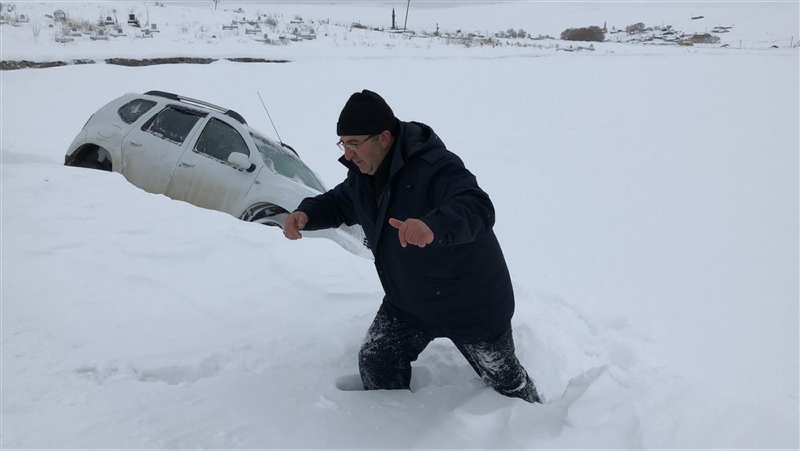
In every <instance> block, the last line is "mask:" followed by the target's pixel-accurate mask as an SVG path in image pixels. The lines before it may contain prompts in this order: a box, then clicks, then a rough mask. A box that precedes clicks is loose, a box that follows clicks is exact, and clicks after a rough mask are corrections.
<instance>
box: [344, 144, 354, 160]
mask: <svg viewBox="0 0 800 451" xmlns="http://www.w3.org/2000/svg"><path fill="white" fill-rule="evenodd" d="M354 156H356V151H355V150H350V149H348V148H347V147H345V148H344V159H345V160H347V161H350V160H352V159H353V157H354Z"/></svg>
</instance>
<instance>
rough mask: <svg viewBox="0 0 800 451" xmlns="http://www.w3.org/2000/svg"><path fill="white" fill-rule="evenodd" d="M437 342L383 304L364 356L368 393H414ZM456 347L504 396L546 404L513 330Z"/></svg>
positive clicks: (361, 356)
mask: <svg viewBox="0 0 800 451" xmlns="http://www.w3.org/2000/svg"><path fill="white" fill-rule="evenodd" d="M434 338H435V337H433V336H431V335H429V334H427V333H425V332H423V331H420V330H417V329H416V328H414V327H412V326H411V325H410V324H409V323H408V322H406V321H405V320H403V319H401V318H397V317H395V316H393V315H392V314H391V313H390V312H389V311H388V309H387V308H386V306H385V305H383V304H381V307H380V309H378V313H377V315H376V316H375V319H374V320H373V322H372V325H371V326H370V328H369V330H368V331H367V335H366V337H365V338H364V342H363V343H362V345H361V351H360V352H359V353H358V367H359V372H360V374H361V381H362V383H363V384H364V389H366V390H409V389H410V383H411V362H413V361H415V360H417V357H418V356H419V355H420V353H422V351H423V350H424V349H425V347H427V346H428V344H429V343H430V342H431V341H433V339H434ZM453 344H455V346H456V348H457V349H458V350H459V351H460V352H461V354H462V355H463V356H464V357H465V358H466V359H467V362H469V364H470V365H471V366H472V368H473V369H474V370H475V372H476V373H477V374H478V376H480V377H481V379H483V381H484V383H486V384H487V385H489V386H490V387H492V388H494V389H495V391H497V392H498V393H500V394H502V395H505V396H509V397H512V398H521V399H524V400H525V401H528V402H541V400H540V399H539V395H538V393H537V391H536V387H535V386H534V384H533V381H532V380H531V378H530V376H528V373H527V372H526V371H525V368H523V367H522V365H521V364H520V363H519V360H518V359H517V357H516V354H515V350H514V339H513V337H512V333H511V329H510V328H509V329H508V330H507V331H505V332H504V333H503V334H501V335H500V336H499V337H498V338H497V339H495V340H494V341H492V342H479V343H462V342H458V341H455V340H453Z"/></svg>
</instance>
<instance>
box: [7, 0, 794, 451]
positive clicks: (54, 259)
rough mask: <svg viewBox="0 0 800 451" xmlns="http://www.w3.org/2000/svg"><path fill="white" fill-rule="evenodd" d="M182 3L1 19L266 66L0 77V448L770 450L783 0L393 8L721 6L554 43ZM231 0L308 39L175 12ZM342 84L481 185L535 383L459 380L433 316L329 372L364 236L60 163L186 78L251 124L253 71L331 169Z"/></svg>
mask: <svg viewBox="0 0 800 451" xmlns="http://www.w3.org/2000/svg"><path fill="white" fill-rule="evenodd" d="M206 3H208V4H211V2H204V3H202V4H200V3H198V4H170V3H166V6H163V7H161V6H155V5H154V4H153V3H141V2H137V3H130V4H129V3H124V2H108V3H85V4H84V3H68V2H64V3H53V4H46V3H39V2H37V3H22V2H17V3H16V8H17V12H18V13H20V12H22V13H24V14H27V15H30V17H31V18H32V19H34V18H39V19H41V18H42V17H43V16H44V14H52V13H53V11H54V10H56V9H62V10H64V11H66V12H68V13H69V14H70V16H71V17H80V16H82V15H83V16H84V17H86V18H87V19H91V20H96V18H98V17H99V16H100V15H108V13H107V11H108V10H109V8H116V9H117V11H118V15H120V17H121V15H122V14H127V13H128V12H131V11H133V12H135V13H137V14H138V15H139V16H140V18H141V17H142V16H143V15H145V14H146V13H147V12H148V11H149V15H150V21H151V22H154V23H155V22H157V23H158V27H159V28H160V29H161V30H162V31H161V32H160V33H159V34H158V35H157V36H156V37H154V38H152V39H142V38H135V37H129V39H127V40H122V38H117V40H116V41H109V42H96V41H90V40H89V39H88V37H84V38H82V39H81V40H80V41H79V40H76V41H74V42H71V43H67V44H56V43H55V42H53V41H52V39H47V38H45V31H46V30H45V29H43V30H42V31H41V33H40V35H39V36H38V38H37V39H36V40H35V41H34V36H33V33H32V31H31V29H30V28H26V27H29V26H30V25H23V26H21V27H10V26H8V25H2V26H0V32H2V41H0V51H1V52H2V55H1V56H2V60H21V59H27V60H32V61H45V60H74V59H103V58H110V57H155V56H206V57H218V58H225V57H241V56H257V57H263V58H267V59H280V58H285V59H289V60H290V61H291V62H289V63H286V64H241V63H233V62H230V61H225V60H221V61H218V62H216V63H212V64H210V65H163V66H151V67H143V68H130V67H120V66H114V65H107V64H94V65H75V66H66V67H58V68H51V69H25V70H16V71H3V72H0V89H1V91H0V94H2V101H0V109H1V111H0V158H1V159H0V162H1V163H2V164H0V170H1V171H2V172H0V176H1V177H2V185H1V189H2V193H1V195H2V197H1V199H2V203H1V204H0V208H1V209H2V215H1V217H0V219H1V220H2V223H1V224H2V241H1V243H0V244H1V251H2V260H0V263H1V264H2V270H1V275H2V291H1V292H0V295H1V296H2V298H1V300H2V304H1V305H0V306H1V307H2V312H1V313H2V333H1V335H2V374H1V375H2V385H1V386H0V394H1V395H2V416H1V417H0V420H1V421H2V424H1V425H2V434H1V437H0V446H2V447H3V448H318V447H326V448H333V447H337V448H467V447H469V448H562V447H569V448H622V447H636V448H710V447H715V448H798V447H800V437H799V436H798V434H799V433H798V422H799V421H800V419H799V418H798V403H799V400H798V355H799V354H800V351H799V350H798V343H800V337H799V336H798V330H799V329H800V321H799V320H798V290H799V287H798V277H799V275H800V269H799V266H798V249H800V243H799V242H798V218H799V217H800V214H799V213H798V191H799V190H798V167H799V162H798V152H799V151H800V126H799V125H798V124H800V117H799V116H800V106H799V105H800V93H799V92H798V89H799V88H798V82H799V81H800V75H799V73H798V72H799V71H800V69H799V67H800V65H799V64H798V49H797V48H791V47H790V45H791V43H792V42H794V43H795V45H796V42H797V38H798V36H799V35H800V33H798V30H800V26H799V25H798V4H797V3H796V2H792V3H733V2H731V3H713V4H712V3H634V4H624V3H563V4H559V3H524V2H519V3H515V2H509V3H493V4H487V3H483V4H472V3H469V4H454V3H448V4H443V5H434V4H425V5H420V6H419V7H418V8H415V5H414V3H415V2H412V9H411V12H410V14H409V23H411V22H412V18H415V17H419V18H418V19H415V20H419V22H420V23H416V22H415V25H414V27H413V28H414V29H416V30H418V31H419V32H421V31H422V30H423V29H425V30H428V31H433V30H435V26H436V24H437V23H438V24H439V26H440V29H441V30H442V32H445V31H455V30H457V29H459V28H460V29H462V31H468V30H469V31H471V30H473V29H474V30H486V31H488V32H492V33H493V32H495V31H504V30H506V29H508V28H523V29H525V30H526V31H527V32H528V33H530V34H532V35H534V36H535V35H538V34H549V35H552V36H558V35H559V34H560V32H561V31H563V29H565V28H570V27H581V26H588V25H600V26H602V25H603V23H604V22H606V23H607V27H608V28H609V29H610V28H611V27H612V26H615V27H617V28H620V27H622V28H624V27H625V26H627V25H630V24H632V23H636V22H644V23H645V24H647V25H661V24H662V22H664V23H669V24H671V25H673V26H674V27H675V28H676V29H682V30H683V31H686V32H695V31H697V32H701V31H704V30H702V29H699V28H698V29H689V27H690V26H697V27H701V26H702V27H703V28H705V27H708V28H709V29H710V28H713V27H715V26H733V27H734V28H733V29H732V30H731V32H730V33H728V34H725V35H723V43H727V44H729V45H730V47H729V48H720V45H713V46H695V47H688V48H682V47H666V46H644V45H631V44H616V43H604V44H598V45H596V46H595V47H596V48H597V50H596V51H595V52H588V51H586V52H574V53H570V52H562V51H557V50H556V49H555V47H554V45H555V43H556V42H555V41H553V42H552V45H553V46H550V44H549V43H546V44H542V47H541V48H540V47H537V46H535V45H538V44H535V42H538V41H530V40H529V41H522V42H524V43H528V44H529V45H528V46H523V45H519V46H517V45H506V44H505V43H504V44H503V45H502V46H500V47H491V46H484V47H480V48H476V47H471V48H466V47H464V46H463V45H456V44H452V43H447V42H446V41H445V40H444V39H440V40H434V39H429V38H409V37H403V36H397V35H389V34H387V33H380V32H375V31H365V30H359V29H350V28H349V27H346V26H339V25H337V24H338V23H341V24H349V23H351V22H356V21H360V22H361V23H362V24H366V25H368V26H374V27H388V26H389V25H390V22H389V20H390V18H386V16H387V14H389V15H390V13H387V12H386V8H391V6H394V7H395V8H396V11H397V16H398V21H399V22H401V23H402V19H403V18H404V14H405V11H404V7H405V3H404V2H401V3H386V4H384V5H379V4H377V3H369V4H355V3H343V4H331V3H305V4H289V3H283V4H278V3H241V4H231V3H227V2H224V1H223V2H221V3H220V5H219V8H220V10H219V11H217V12H216V13H214V12H213V4H211V6H209V5H208V4H206ZM4 5H5V3H4ZM239 7H241V8H243V10H244V11H245V12H246V14H247V15H248V16H251V15H255V14H274V16H275V17H276V18H278V19H279V20H280V21H281V23H285V22H286V21H287V20H290V19H291V18H294V16H295V15H300V16H302V17H303V19H304V20H305V21H307V22H311V20H314V21H317V23H318V24H319V21H322V20H329V23H328V24H327V31H328V36H325V33H324V31H325V30H324V29H323V32H322V33H318V38H317V39H316V40H314V41H307V42H301V43H290V44H288V45H282V46H267V45H265V44H259V43H255V42H253V41H252V38H251V37H249V36H247V37H244V36H233V35H231V36H227V37H226V36H224V35H221V34H220V35H218V37H217V38H210V37H207V36H206V35H205V34H202V33H206V32H208V33H211V32H212V31H213V32H216V30H217V29H218V28H219V29H221V25H222V24H224V23H229V22H230V20H231V18H230V16H231V15H233V14H234V13H233V10H234V9H235V8H239ZM223 9H227V10H229V11H224V10H223ZM129 10H130V11H129ZM4 12H5V9H4ZM545 13H546V14H545ZM237 15H238V14H237ZM417 15H418V16H417ZM698 15H703V16H704V19H702V20H705V21H706V23H705V24H702V25H698V24H699V22H698V21H697V20H695V21H692V20H691V17H692V16H698ZM423 18H424V19H423ZM42 23H43V24H45V26H46V22H45V21H44V20H42ZM319 26H320V27H324V25H321V24H320V25H319ZM203 27H205V28H206V29H207V31H202V30H201V28H203ZM217 27H218V28H217ZM410 28H411V27H410ZM183 29H186V30H187V31H186V32H183V31H182V30H183ZM47 30H49V29H47ZM220 36H222V37H220ZM740 41H741V42H742V43H743V44H742V45H741V47H742V48H739V47H740V45H739V42H740ZM573 44H574V43H573ZM561 45H564V43H561ZM773 45H777V46H778V47H779V48H777V49H772V48H770V47H771V46H773ZM364 88H368V89H373V90H375V91H377V92H379V93H381V94H382V95H383V96H384V97H385V98H386V99H387V101H388V102H389V103H390V105H391V106H392V107H393V109H394V111H395V113H396V114H397V115H398V117H400V118H401V119H404V120H417V121H422V122H425V123H428V124H429V125H431V126H432V127H433V128H434V129H435V130H436V131H437V133H438V134H439V135H440V136H441V137H442V139H443V140H444V142H445V143H447V145H448V146H449V147H450V148H451V149H452V150H453V151H455V152H456V153H458V154H459V155H460V156H461V157H462V158H463V159H464V161H465V162H466V164H467V166H468V167H469V168H470V169H471V170H472V171H473V172H474V173H475V174H476V175H477V177H478V181H479V183H480V184H481V185H482V187H483V188H484V189H485V190H486V191H487V192H488V193H489V194H490V196H491V197H492V199H493V201H494V203H495V207H496V210H497V216H498V221H497V225H496V231H497V234H498V237H499V239H500V241H501V244H502V245H503V247H504V252H505V254H506V258H507V260H508V263H509V266H510V270H511V273H512V278H513V281H514V285H515V292H516V294H517V313H516V316H515V317H514V322H513V325H514V328H515V340H516V344H517V349H518V355H519V357H520V360H521V361H522V362H523V364H524V365H525V366H526V367H527V368H528V370H529V371H530V373H531V374H532V376H533V377H534V379H535V380H536V382H537V384H538V386H539V388H540V390H541V391H542V392H543V394H544V395H545V397H547V398H549V399H551V400H553V402H552V403H550V404H546V405H530V404H527V403H524V402H522V401H519V400H514V399H508V398H504V397H501V396H500V395H497V394H496V393H494V392H493V391H492V390H490V389H488V388H485V387H484V386H482V384H481V383H480V381H479V380H477V378H476V377H475V375H474V374H473V373H472V370H471V369H470V368H469V366H468V365H467V363H466V362H465V361H463V359H462V358H461V357H460V355H459V354H458V352H457V351H456V350H455V348H454V347H453V346H452V345H451V344H450V343H449V342H448V341H447V340H436V341H434V343H433V344H432V345H431V346H430V347H429V348H428V349H427V350H426V351H425V352H424V353H423V354H422V355H421V357H420V359H419V361H418V362H416V363H415V366H414V368H415V370H414V376H413V383H412V386H413V391H412V392H352V391H341V390H339V389H338V388H337V383H338V382H340V381H342V380H344V381H346V380H347V379H348V377H349V376H352V375H353V374H355V373H356V372H357V363H356V354H357V350H358V348H359V345H360V342H361V339H362V337H363V335H364V333H365V332H366V328H367V327H368V325H369V323H370V322H371V320H372V317H373V315H374V313H375V311H376V310H377V308H378V305H379V303H380V298H381V288H380V284H379V282H378V279H377V277H375V275H374V268H373V266H372V263H371V261H369V260H366V259H360V258H358V257H355V256H353V255H352V254H350V253H348V252H346V251H344V250H343V249H341V248H340V247H338V246H337V245H336V244H334V243H332V242H330V241H327V240H321V239H304V240H301V241H298V242H289V241H287V240H285V239H284V238H283V236H282V235H281V233H280V232H279V231H277V230H275V229H272V228H269V229H268V228H264V227H262V226H258V225H255V224H248V223H243V222H240V221H237V220H235V219H234V218H232V217H229V216H227V215H225V214H223V213H218V212H213V211H208V210H202V209H198V208H196V207H193V206H191V205H188V204H185V203H181V202H175V201H172V200H170V199H168V198H166V197H163V196H154V195H151V194H148V193H145V192H143V191H141V190H139V189H137V188H135V187H133V186H132V185H130V184H129V183H127V182H126V181H125V179H124V178H123V177H122V176H120V175H119V174H109V173H101V172H97V171H89V170H82V169H78V168H67V167H63V166H62V163H63V155H64V152H65V151H66V148H67V146H68V144H69V143H70V142H71V140H72V138H73V137H74V136H75V134H76V133H77V132H78V130H80V128H81V126H82V125H83V123H84V122H85V121H86V119H88V117H89V115H91V114H92V113H93V112H94V111H95V110H96V109H97V108H98V107H100V106H101V105H103V104H105V103H106V102H107V101H109V100H111V99H113V98H115V97H117V96H119V95H120V94H122V93H124V92H137V91H138V92H143V91H146V90H151V89H160V90H165V91H173V92H178V93H181V94H184V95H187V96H190V97H196V98H201V99H204V100H207V101H209V102H213V103H216V104H221V105H224V106H227V107H230V108H233V109H235V110H237V111H239V112H240V113H242V114H243V115H244V116H245V117H246V118H247V119H248V122H249V123H250V124H251V125H254V126H255V127H256V128H259V129H261V130H262V131H264V132H265V133H266V134H268V135H271V136H272V135H273V133H274V131H273V130H272V128H271V126H270V125H269V120H268V119H267V117H266V113H265V112H264V111H263V108H262V106H261V103H260V102H259V100H258V97H257V95H256V92H257V91H258V92H260V93H261V95H262V96H263V97H264V100H265V101H266V103H267V105H268V107H269V110H270V114H271V115H272V118H273V119H274V121H275V124H276V125H277V127H278V131H279V133H280V135H281V138H282V139H283V140H284V141H286V142H288V143H290V144H292V145H293V146H294V147H295V148H296V149H297V150H298V151H299V152H300V154H301V156H302V157H303V159H304V160H305V161H306V162H307V163H308V164H309V165H310V166H311V167H312V168H313V169H314V170H315V171H316V172H317V173H318V174H320V176H321V177H322V179H323V180H324V181H325V182H326V183H327V184H328V185H329V186H333V185H334V184H336V183H337V182H338V181H339V180H341V179H342V178H343V176H344V168H343V167H341V165H339V164H338V163H337V162H336V161H335V160H336V159H337V158H338V156H339V154H340V152H339V150H338V149H337V148H336V147H335V145H334V142H335V141H336V139H337V137H336V136H335V128H334V127H335V122H336V118H337V117H338V114H339V111H340V109H341V107H342V106H343V105H344V102H345V101H346V100H347V98H348V96H349V95H350V94H351V93H352V92H355V91H358V90H361V89H364ZM258 124H261V125H260V126H259V125H258ZM565 389H566V391H567V393H566V395H565V396H564V397H563V398H559V397H560V396H561V395H562V393H564V391H565Z"/></svg>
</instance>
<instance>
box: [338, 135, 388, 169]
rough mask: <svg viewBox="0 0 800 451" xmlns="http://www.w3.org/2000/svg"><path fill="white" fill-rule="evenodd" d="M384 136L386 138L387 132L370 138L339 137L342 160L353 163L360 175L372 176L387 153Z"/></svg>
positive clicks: (365, 136) (360, 136)
mask: <svg viewBox="0 0 800 451" xmlns="http://www.w3.org/2000/svg"><path fill="white" fill-rule="evenodd" d="M384 134H386V135H387V136H388V135H389V132H384V133H382V134H380V135H372V136H370V135H358V136H340V137H339V138H340V139H341V141H342V142H343V143H344V158H345V159H346V160H347V161H352V162H353V163H355V164H356V166H358V169H359V170H360V171H361V173H362V174H367V175H374V174H375V172H376V171H377V170H378V167H379V166H380V165H381V163H382V162H383V159H384V158H386V154H387V153H388V152H389V147H388V146H387V145H385V144H386V143H385V142H384V141H388V139H385V138H387V137H385V136H383V135H384Z"/></svg>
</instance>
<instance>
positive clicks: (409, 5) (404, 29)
mask: <svg viewBox="0 0 800 451" xmlns="http://www.w3.org/2000/svg"><path fill="white" fill-rule="evenodd" d="M409 7H411V0H408V3H407V4H406V20H405V21H404V22H403V31H406V25H408V8H409Z"/></svg>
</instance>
